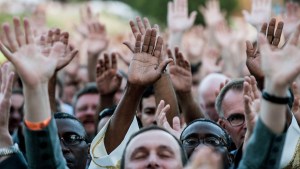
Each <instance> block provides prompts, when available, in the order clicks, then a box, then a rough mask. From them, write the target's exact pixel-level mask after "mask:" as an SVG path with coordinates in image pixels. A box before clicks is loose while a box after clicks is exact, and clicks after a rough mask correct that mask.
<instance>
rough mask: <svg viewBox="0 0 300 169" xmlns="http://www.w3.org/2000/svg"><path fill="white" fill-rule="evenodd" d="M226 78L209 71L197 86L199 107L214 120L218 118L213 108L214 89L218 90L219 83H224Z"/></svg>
mask: <svg viewBox="0 0 300 169" xmlns="http://www.w3.org/2000/svg"><path fill="white" fill-rule="evenodd" d="M226 80H229V78H228V77H227V76H225V75H223V74H220V73H211V74H209V75H207V76H206V77H205V78H204V79H203V80H202V81H201V83H200V85H199V87H198V96H199V98H198V99H199V104H200V107H201V109H202V110H203V111H204V112H205V113H206V115H207V116H208V117H209V118H210V119H211V120H213V121H215V122H217V121H218V119H219V116H218V113H217V111H216V109H215V100H216V96H215V91H216V90H218V89H219V87H220V84H221V83H224V82H225V81H226Z"/></svg>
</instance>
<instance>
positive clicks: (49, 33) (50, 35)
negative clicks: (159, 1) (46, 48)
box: [46, 30, 54, 45]
mask: <svg viewBox="0 0 300 169" xmlns="http://www.w3.org/2000/svg"><path fill="white" fill-rule="evenodd" d="M53 34H54V33H53V31H52V30H49V31H48V35H47V40H46V41H47V44H48V45H52V44H53Z"/></svg>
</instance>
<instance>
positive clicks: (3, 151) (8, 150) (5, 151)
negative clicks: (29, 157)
mask: <svg viewBox="0 0 300 169" xmlns="http://www.w3.org/2000/svg"><path fill="white" fill-rule="evenodd" d="M18 152H20V149H19V146H18V144H17V143H15V144H14V145H12V146H10V147H5V148H0V157H3V156H8V155H11V154H15V153H18Z"/></svg>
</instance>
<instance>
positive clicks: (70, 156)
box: [56, 119, 89, 169]
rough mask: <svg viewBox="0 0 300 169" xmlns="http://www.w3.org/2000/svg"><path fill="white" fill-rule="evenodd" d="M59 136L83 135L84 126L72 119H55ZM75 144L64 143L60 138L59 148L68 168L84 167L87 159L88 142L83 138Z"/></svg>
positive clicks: (80, 168) (77, 168)
mask: <svg viewBox="0 0 300 169" xmlns="http://www.w3.org/2000/svg"><path fill="white" fill-rule="evenodd" d="M56 125H57V129H58V137H59V138H64V139H65V138H68V137H70V136H71V135H77V136H80V137H85V131H84V128H82V126H81V125H80V124H79V123H78V122H77V121H75V120H72V119H56ZM78 142H79V143H78V144H75V145H66V144H65V143H64V141H62V140H60V145H61V150H62V153H63V155H64V157H65V159H66V162H67V165H68V167H69V168H70V169H85V167H86V161H87V159H88V146H89V145H88V144H87V143H86V142H85V141H84V140H80V141H78Z"/></svg>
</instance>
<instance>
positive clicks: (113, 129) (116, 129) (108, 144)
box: [104, 83, 145, 154]
mask: <svg viewBox="0 0 300 169" xmlns="http://www.w3.org/2000/svg"><path fill="white" fill-rule="evenodd" d="M144 89H145V87H140V86H134V85H131V84H129V83H127V87H126V90H125V93H124V95H123V97H122V98H121V100H120V102H119V104H118V106H117V108H116V110H115V112H114V114H113V116H112V117H111V119H110V122H109V125H108V128H107V131H106V134H105V138H104V144H105V148H106V151H107V153H108V154H109V153H111V152H112V151H113V150H114V149H115V148H116V147H117V146H118V145H119V144H120V143H121V142H122V140H123V139H124V137H125V135H126V133H127V131H128V129H129V127H130V125H131V122H132V120H133V118H134V116H135V114H136V110H137V107H138V105H139V102H140V99H141V97H142V94H143V91H144ZM116 133H117V134H116Z"/></svg>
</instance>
